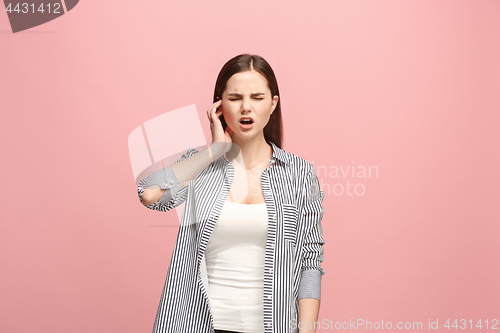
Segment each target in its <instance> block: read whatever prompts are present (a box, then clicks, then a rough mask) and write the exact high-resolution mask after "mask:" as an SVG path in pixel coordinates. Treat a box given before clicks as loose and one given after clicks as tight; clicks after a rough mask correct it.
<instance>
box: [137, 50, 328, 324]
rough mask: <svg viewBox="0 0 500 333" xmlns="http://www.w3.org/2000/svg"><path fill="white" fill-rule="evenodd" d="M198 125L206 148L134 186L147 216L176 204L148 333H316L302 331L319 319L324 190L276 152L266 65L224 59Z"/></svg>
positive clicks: (254, 59) (250, 58)
mask: <svg viewBox="0 0 500 333" xmlns="http://www.w3.org/2000/svg"><path fill="white" fill-rule="evenodd" d="M207 116H208V118H209V120H210V129H211V132H212V144H211V145H209V146H208V147H207V149H204V150H202V151H197V150H196V149H193V148H190V149H188V151H187V152H186V153H185V154H184V155H183V156H182V157H181V158H180V159H179V161H177V163H175V164H172V165H171V166H169V167H167V168H164V169H162V170H159V171H158V172H155V173H153V174H151V175H149V176H148V177H146V178H144V179H143V180H141V181H140V183H139V190H138V192H139V197H140V199H141V201H142V203H143V204H144V205H146V207H148V208H150V209H155V210H160V211H168V210H170V209H172V208H174V207H177V206H178V205H180V204H181V203H183V202H186V206H185V210H184V213H183V216H182V221H181V226H180V229H179V234H178V238H177V242H176V245H175V248H174V252H173V255H172V260H171V263H170V266H169V270H168V273H167V278H166V282H165V287H164V290H163V294H162V296H161V300H160V305H159V308H158V312H157V315H156V320H155V325H154V328H153V332H155V333H157V332H183V333H184V332H195V333H198V332H206V333H213V332H216V333H217V332H247V333H250V332H283V333H285V332H287V333H288V332H298V329H299V328H300V329H301V331H300V332H315V330H314V328H313V329H310V330H307V329H302V328H304V327H314V326H310V325H309V324H311V325H313V323H314V322H316V321H317V317H318V312H319V305H320V299H321V297H320V295H321V278H322V275H323V274H324V273H325V272H324V270H323V269H322V267H321V262H322V261H323V245H324V244H325V241H324V239H323V231H322V227H321V219H322V217H323V212H324V209H323V207H322V206H321V203H322V201H323V197H324V192H323V191H321V190H320V188H319V183H318V179H317V176H316V173H315V172H314V169H313V167H312V164H311V163H309V162H307V161H306V160H304V159H302V158H300V157H298V156H296V155H293V154H291V153H289V152H286V151H285V150H283V149H281V141H282V122H281V107H280V98H279V91H278V84H277V81H276V77H275V75H274V72H273V70H272V68H271V66H270V65H269V64H268V63H267V61H265V60H264V59H263V58H262V57H260V56H257V55H248V54H242V55H239V56H236V57H234V58H233V59H231V60H229V61H228V62H227V63H226V64H225V65H224V66H223V68H222V69H221V71H220V73H219V76H218V78H217V82H216V85H215V92H214V103H213V104H212V106H211V107H210V108H209V109H208V111H207ZM154 187H156V188H154Z"/></svg>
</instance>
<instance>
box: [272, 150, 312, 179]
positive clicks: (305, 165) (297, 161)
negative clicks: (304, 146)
mask: <svg viewBox="0 0 500 333" xmlns="http://www.w3.org/2000/svg"><path fill="white" fill-rule="evenodd" d="M280 153H281V156H282V158H283V160H285V161H286V162H287V163H288V165H289V166H290V167H291V168H292V169H294V170H296V171H299V172H301V173H305V174H308V173H310V172H314V166H313V164H312V163H311V162H309V161H308V160H306V159H304V158H302V157H300V156H298V155H296V154H294V153H291V152H289V151H287V150H285V149H281V148H280Z"/></svg>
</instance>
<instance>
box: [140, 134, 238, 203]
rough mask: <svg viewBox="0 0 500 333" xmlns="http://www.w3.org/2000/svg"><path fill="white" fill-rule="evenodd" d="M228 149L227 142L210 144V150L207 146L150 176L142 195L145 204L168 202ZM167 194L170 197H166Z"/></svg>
mask: <svg viewBox="0 0 500 333" xmlns="http://www.w3.org/2000/svg"><path fill="white" fill-rule="evenodd" d="M228 148H229V146H228V143H226V142H213V143H211V144H210V148H208V146H207V148H205V149H204V150H202V151H200V152H197V153H196V154H194V155H193V156H191V157H189V158H185V159H183V160H182V161H178V162H177V163H174V164H172V165H170V166H168V167H166V168H164V169H161V170H158V171H157V172H155V173H153V174H151V175H149V176H148V179H147V181H146V187H147V188H146V189H145V190H144V192H143V194H142V202H143V204H145V205H151V204H153V203H156V202H158V201H159V200H160V199H162V201H168V200H169V199H170V198H171V197H172V196H173V195H174V194H175V193H176V192H177V191H179V190H180V189H181V188H182V187H184V186H187V185H188V184H189V182H191V180H193V179H194V178H195V177H196V176H197V175H198V174H199V173H200V172H202V171H203V170H204V169H205V168H207V167H208V165H209V164H210V163H211V162H212V161H215V160H216V159H218V158H219V157H221V156H222V155H223V154H224V153H225V152H226V151H227V150H228ZM209 149H210V150H209ZM210 153H211V156H210ZM166 188H168V189H169V191H170V193H165V189H166ZM167 194H168V197H165V196H166V195H167Z"/></svg>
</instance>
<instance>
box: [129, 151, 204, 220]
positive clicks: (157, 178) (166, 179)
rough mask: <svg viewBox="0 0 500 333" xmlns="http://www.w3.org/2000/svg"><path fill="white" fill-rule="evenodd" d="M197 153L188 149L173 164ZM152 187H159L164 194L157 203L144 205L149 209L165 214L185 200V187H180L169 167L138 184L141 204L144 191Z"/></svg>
mask: <svg viewBox="0 0 500 333" xmlns="http://www.w3.org/2000/svg"><path fill="white" fill-rule="evenodd" d="M197 153H198V151H197V150H196V149H194V148H189V149H188V150H187V152H186V153H185V154H183V155H182V156H181V158H180V159H179V160H177V162H175V163H179V162H180V161H182V160H185V159H186V158H189V157H191V156H193V155H195V154H197ZM153 185H157V186H159V188H160V189H164V190H165V192H164V193H163V196H162V197H161V198H160V200H159V201H158V202H155V203H153V204H151V205H144V206H146V207H147V208H149V209H153V210H158V211H163V212H166V211H169V210H171V209H172V208H175V207H177V206H179V205H180V204H182V203H183V202H184V201H185V200H186V198H187V186H184V185H182V183H181V182H180V181H179V180H178V179H177V177H176V175H175V173H174V172H173V170H172V167H171V166H170V165H169V166H168V167H166V168H163V169H161V170H158V171H156V172H154V173H152V174H150V175H149V176H147V177H145V178H143V179H142V180H141V181H140V182H139V184H138V195H139V199H140V201H141V203H142V194H143V193H144V190H145V189H146V188H147V187H149V186H153Z"/></svg>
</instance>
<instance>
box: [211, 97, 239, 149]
mask: <svg viewBox="0 0 500 333" xmlns="http://www.w3.org/2000/svg"><path fill="white" fill-rule="evenodd" d="M221 105H222V100H218V101H217V102H215V103H214V104H212V106H211V107H210V108H209V109H208V111H207V116H208V120H209V121H210V131H211V132H212V142H226V143H228V146H229V147H231V143H232V142H233V141H232V140H231V133H232V132H233V130H232V129H231V128H230V127H229V126H226V131H225V132H224V131H223V129H222V123H221V121H220V119H219V117H220V115H221V114H222V110H217V108H218V107H220V106H221Z"/></svg>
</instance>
